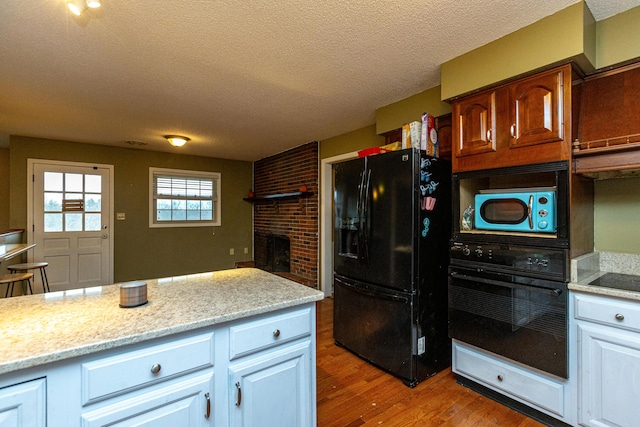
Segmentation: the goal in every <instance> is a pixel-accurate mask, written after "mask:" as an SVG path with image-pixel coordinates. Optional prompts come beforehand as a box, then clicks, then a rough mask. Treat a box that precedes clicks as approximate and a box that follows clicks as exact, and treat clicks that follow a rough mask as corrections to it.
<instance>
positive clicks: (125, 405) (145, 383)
mask: <svg viewBox="0 0 640 427" xmlns="http://www.w3.org/2000/svg"><path fill="white" fill-rule="evenodd" d="M213 366H214V333H213V332H210V331H209V332H205V333H200V334H197V335H194V336H188V337H184V338H181V339H173V340H171V341H169V342H166V343H161V344H156V345H148V346H145V347H144V348H141V349H138V350H131V351H126V352H118V353H117V354H115V355H111V356H107V357H100V358H98V359H94V360H90V361H86V362H84V363H82V364H81V369H80V372H81V377H82V388H81V390H82V393H81V396H82V399H81V400H82V402H81V403H82V405H83V406H85V408H86V410H84V411H83V413H82V426H83V427H101V426H107V425H108V426H125V425H126V426H129V425H136V426H138V425H153V426H154V427H173V426H178V425H179V426H185V427H188V426H193V427H195V426H207V425H211V424H209V421H210V420H211V419H212V417H211V399H212V394H213V369H212V368H213ZM192 372H199V373H200V372H202V374H201V375H198V376H194V375H191V373H192ZM102 401H106V402H105V403H104V404H99V405H95V403H96V402H102Z"/></svg>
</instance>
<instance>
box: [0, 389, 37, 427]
mask: <svg viewBox="0 0 640 427" xmlns="http://www.w3.org/2000/svg"><path fill="white" fill-rule="evenodd" d="M45 385H46V380H45V379H44V378H40V379H37V380H33V381H28V382H25V383H22V384H16V385H13V386H10V387H5V388H0V427H44V426H45V425H46V414H45V399H46V397H45V391H46V386H45Z"/></svg>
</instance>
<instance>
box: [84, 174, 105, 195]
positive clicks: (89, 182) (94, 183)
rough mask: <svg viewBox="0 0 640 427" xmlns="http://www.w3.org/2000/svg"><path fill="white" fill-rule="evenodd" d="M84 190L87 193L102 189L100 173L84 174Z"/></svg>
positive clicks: (97, 191) (98, 191)
mask: <svg viewBox="0 0 640 427" xmlns="http://www.w3.org/2000/svg"><path fill="white" fill-rule="evenodd" d="M84 191H85V192H87V193H100V192H101V191H102V177H101V176H100V175H85V176H84Z"/></svg>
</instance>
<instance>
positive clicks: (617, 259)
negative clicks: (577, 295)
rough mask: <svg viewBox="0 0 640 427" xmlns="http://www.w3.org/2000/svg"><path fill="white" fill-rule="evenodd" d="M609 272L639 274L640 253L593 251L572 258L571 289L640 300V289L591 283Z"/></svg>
mask: <svg viewBox="0 0 640 427" xmlns="http://www.w3.org/2000/svg"><path fill="white" fill-rule="evenodd" d="M607 273H616V274H624V275H630V276H638V278H639V280H640V255H639V254H622V253H613V252H592V253H589V254H586V255H582V256H580V257H577V258H574V259H572V260H571V282H570V283H569V290H573V291H580V292H587V293H592V294H600V295H605V296H612V297H618V298H625V299H631V300H638V301H640V291H632V290H625V289H615V288H609V287H604V286H594V285H592V284H591V283H592V282H593V281H594V280H596V279H599V278H601V277H602V276H604V275H605V274H607Z"/></svg>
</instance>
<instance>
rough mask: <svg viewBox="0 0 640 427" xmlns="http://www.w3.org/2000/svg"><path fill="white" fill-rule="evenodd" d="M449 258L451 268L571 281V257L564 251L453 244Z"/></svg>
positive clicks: (515, 246) (504, 245)
mask: <svg viewBox="0 0 640 427" xmlns="http://www.w3.org/2000/svg"><path fill="white" fill-rule="evenodd" d="M449 255H450V260H451V264H452V265H459V266H467V267H474V268H488V269H491V270H496V271H505V272H522V273H527V274H528V275H531V276H541V277H553V278H555V279H558V280H562V281H567V279H568V269H567V266H568V256H569V255H568V252H567V251H566V250H564V249H555V248H537V247H532V246H517V245H508V244H479V243H478V244H474V243H468V242H464V243H462V242H452V243H451V248H450V251H449Z"/></svg>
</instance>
